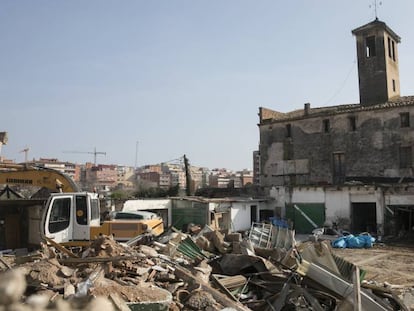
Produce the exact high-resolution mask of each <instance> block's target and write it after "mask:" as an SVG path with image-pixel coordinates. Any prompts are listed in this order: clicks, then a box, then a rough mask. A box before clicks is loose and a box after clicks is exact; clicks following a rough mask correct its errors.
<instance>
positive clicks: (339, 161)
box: [332, 151, 345, 184]
mask: <svg viewBox="0 0 414 311" xmlns="http://www.w3.org/2000/svg"><path fill="white" fill-rule="evenodd" d="M332 159H333V179H334V180H333V181H334V184H341V183H344V182H345V154H344V153H343V152H341V151H338V152H334V153H333V154H332Z"/></svg>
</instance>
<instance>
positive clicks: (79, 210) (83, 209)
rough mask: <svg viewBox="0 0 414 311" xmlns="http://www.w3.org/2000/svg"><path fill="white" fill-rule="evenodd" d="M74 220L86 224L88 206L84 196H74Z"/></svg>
mask: <svg viewBox="0 0 414 311" xmlns="http://www.w3.org/2000/svg"><path fill="white" fill-rule="evenodd" d="M76 222H77V223H78V224H80V225H87V224H88V206H87V204H86V197H85V196H76Z"/></svg>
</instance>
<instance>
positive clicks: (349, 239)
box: [332, 234, 375, 248]
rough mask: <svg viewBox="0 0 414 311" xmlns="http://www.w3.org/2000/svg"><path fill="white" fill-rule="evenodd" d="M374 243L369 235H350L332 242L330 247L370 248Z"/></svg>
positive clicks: (373, 239)
mask: <svg viewBox="0 0 414 311" xmlns="http://www.w3.org/2000/svg"><path fill="white" fill-rule="evenodd" d="M374 242H375V238H373V237H372V236H371V235H369V234H360V235H357V236H354V235H352V234H350V235H346V236H343V237H340V238H338V239H336V240H334V241H332V247H334V248H371V247H372V245H373V244H374Z"/></svg>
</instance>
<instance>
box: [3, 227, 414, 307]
mask: <svg viewBox="0 0 414 311" xmlns="http://www.w3.org/2000/svg"><path fill="white" fill-rule="evenodd" d="M5 259H6V257H4V259H2V260H1V262H0V270H1V271H2V273H1V274H0V310H32V309H36V310H46V309H47V310H99V309H100V310H103V309H104V310H171V311H175V310H187V311H190V310H208V311H215V310H223V309H225V308H229V309H231V310H242V311H243V310H258V311H259V310H260V311H262V310H348V309H350V308H353V307H352V306H353V305H354V304H355V303H356V302H357V303H359V304H361V306H362V309H361V310H408V308H407V307H405V306H404V304H403V303H402V302H401V301H400V299H399V298H398V296H397V295H396V294H395V293H394V292H393V291H391V290H389V289H385V288H383V287H381V286H373V285H372V284H370V286H365V287H364V283H363V282H358V281H355V277H356V276H358V278H359V277H361V276H363V273H359V272H358V269H357V267H355V266H354V265H352V264H350V263H348V262H345V261H344V260H341V259H340V258H339V257H337V256H334V255H333V254H332V252H331V251H330V245H329V243H325V242H323V241H308V242H305V243H302V244H300V245H297V244H296V243H295V241H294V235H293V233H292V232H290V231H289V230H288V229H286V230H282V229H280V228H273V227H272V225H266V226H265V225H260V226H257V225H256V226H252V230H251V232H250V234H249V236H248V237H244V238H242V235H241V234H240V233H237V232H226V231H218V230H212V229H211V228H210V227H208V226H206V227H204V228H202V229H201V228H198V230H192V231H191V230H189V233H188V234H185V233H183V232H181V231H178V230H175V229H173V230H172V231H169V232H166V233H165V234H164V235H162V236H160V237H158V238H157V239H154V238H153V237H150V238H134V239H132V240H131V241H128V242H127V243H119V242H117V241H115V240H114V238H113V237H111V236H100V237H98V238H97V239H95V240H94V241H93V242H92V243H91V245H90V246H89V247H88V248H87V249H86V250H84V251H83V252H79V253H76V254H75V253H72V252H71V251H70V250H68V249H62V246H59V245H53V243H52V244H49V245H47V244H43V245H42V248H41V250H40V251H38V252H36V253H33V254H30V255H27V256H20V257H16V256H15V257H13V256H10V257H8V258H7V260H8V261H7V262H6V260H5ZM362 272H363V271H362ZM358 278H356V279H358Z"/></svg>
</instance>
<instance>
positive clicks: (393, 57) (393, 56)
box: [391, 41, 395, 62]
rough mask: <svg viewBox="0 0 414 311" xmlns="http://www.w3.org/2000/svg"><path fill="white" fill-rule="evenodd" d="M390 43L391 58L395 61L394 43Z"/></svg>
mask: <svg viewBox="0 0 414 311" xmlns="http://www.w3.org/2000/svg"><path fill="white" fill-rule="evenodd" d="M391 45H392V60H393V61H394V62H395V43H394V41H392V42H391Z"/></svg>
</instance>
